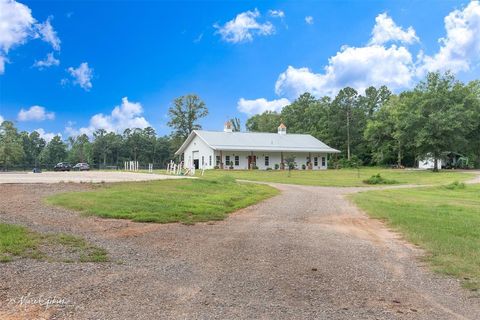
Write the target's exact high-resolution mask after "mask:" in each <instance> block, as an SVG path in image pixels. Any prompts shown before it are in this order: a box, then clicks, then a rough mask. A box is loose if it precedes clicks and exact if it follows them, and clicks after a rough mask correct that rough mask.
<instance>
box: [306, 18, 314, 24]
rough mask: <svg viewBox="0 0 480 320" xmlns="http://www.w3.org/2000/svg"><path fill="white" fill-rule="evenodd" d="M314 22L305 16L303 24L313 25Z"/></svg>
mask: <svg viewBox="0 0 480 320" xmlns="http://www.w3.org/2000/svg"><path fill="white" fill-rule="evenodd" d="M313 22H314V20H313V17H312V16H306V17H305V23H306V24H313Z"/></svg>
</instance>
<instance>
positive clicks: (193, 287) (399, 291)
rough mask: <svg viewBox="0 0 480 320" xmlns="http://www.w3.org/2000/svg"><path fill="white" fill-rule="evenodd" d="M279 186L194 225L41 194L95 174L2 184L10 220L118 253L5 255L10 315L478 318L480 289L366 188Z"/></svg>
mask: <svg viewBox="0 0 480 320" xmlns="http://www.w3.org/2000/svg"><path fill="white" fill-rule="evenodd" d="M276 187H277V188H279V189H280V190H281V191H282V194H281V195H279V196H277V197H274V198H271V199H269V200H267V201H264V202H262V203H260V204H257V205H255V206H252V207H249V208H246V209H243V210H240V211H239V212H237V213H235V214H232V215H231V216H230V217H229V218H228V219H226V220H225V221H220V222H212V223H201V224H196V225H193V226H187V225H181V224H169V225H160V224H145V223H133V222H129V221H125V220H113V219H100V218H95V217H83V216H80V215H78V214H77V213H74V212H70V211H68V210H63V209H58V208H52V207H49V206H46V205H44V204H43V202H42V201H41V199H42V197H44V196H46V195H49V194H53V193H57V192H62V191H75V190H84V189H86V188H91V186H89V185H85V184H43V185H42V184H32V185H13V184H12V185H0V194H1V195H2V196H1V198H0V221H6V222H12V223H19V224H22V225H26V226H29V227H30V228H32V229H34V230H36V231H41V232H47V231H54V232H68V233H72V234H75V235H79V236H83V237H84V238H86V239H87V240H88V241H91V242H93V243H94V244H96V245H98V246H101V247H103V248H105V249H107V250H108V252H109V255H110V258H111V262H107V263H69V264H68V263H56V262H46V261H37V260H27V259H23V260H17V261H14V262H10V263H6V264H0V318H1V319H23V318H28V319H44V318H46V319H49V318H50V319H137V320H142V319H480V301H479V296H478V293H477V294H476V293H472V292H469V291H467V290H464V289H462V288H461V287H460V285H459V282H458V281H457V280H454V279H450V278H448V277H444V276H441V275H437V274H433V273H432V272H430V271H429V270H428V267H426V266H425V265H424V264H423V263H422V261H421V259H420V258H421V257H422V255H423V252H422V251H421V250H419V249H417V248H415V247H413V246H412V245H409V244H407V243H405V242H404V241H402V240H401V239H399V237H398V236H397V235H396V234H394V233H392V232H390V231H389V230H387V229H386V228H385V227H384V226H383V224H382V223H380V222H378V221H374V220H371V219H368V218H367V217H366V216H365V215H364V214H363V213H362V212H360V211H359V210H357V209H356V208H355V207H354V206H353V205H351V204H350V203H349V202H348V201H346V200H345V199H344V195H345V194H347V193H350V192H355V191H358V190H360V189H358V188H325V187H307V186H287V185H276ZM22 297H30V299H34V298H37V299H38V298H42V297H43V298H44V299H46V298H51V297H58V298H61V299H64V301H65V303H57V304H55V305H52V306H50V307H49V308H45V307H44V306H39V305H38V304H35V303H33V302H32V303H24V304H23V305H22V304H21V303H20V301H21V298H22ZM27 301H34V300H27Z"/></svg>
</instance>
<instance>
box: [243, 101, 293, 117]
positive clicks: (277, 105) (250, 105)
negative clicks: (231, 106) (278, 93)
mask: <svg viewBox="0 0 480 320" xmlns="http://www.w3.org/2000/svg"><path fill="white" fill-rule="evenodd" d="M289 104H290V101H289V100H288V99H286V98H281V99H278V100H271V101H268V100H266V99H264V98H260V99H255V100H246V99H244V98H240V100H238V102H237V109H238V111H240V112H243V113H247V114H257V113H263V112H265V111H281V110H282V108H283V107H285V106H286V105H289Z"/></svg>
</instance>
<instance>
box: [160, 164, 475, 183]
mask: <svg viewBox="0 0 480 320" xmlns="http://www.w3.org/2000/svg"><path fill="white" fill-rule="evenodd" d="M197 172H200V171H197ZM159 173H164V171H163V172H159ZM377 173H380V174H381V176H382V177H383V178H385V179H389V180H395V181H396V182H398V183H399V184H417V185H418V184H441V183H450V182H452V181H455V180H459V181H464V180H468V179H469V178H472V177H473V175H472V174H470V173H462V172H455V171H446V170H445V171H441V172H437V173H435V172H432V171H426V170H400V169H384V168H378V167H373V168H372V167H363V168H360V170H357V169H339V170H334V169H329V170H314V171H310V170H293V171H291V172H290V176H289V173H288V171H287V170H285V171H281V170H268V171H267V170H206V171H205V173H204V176H203V178H205V179H210V178H218V177H222V176H225V175H229V176H232V177H234V178H236V179H243V180H250V181H265V182H277V183H288V184H301V185H310V186H335V187H358V186H368V185H367V184H365V183H364V182H363V180H366V179H368V178H370V177H371V176H372V175H375V174H377ZM197 175H198V174H197Z"/></svg>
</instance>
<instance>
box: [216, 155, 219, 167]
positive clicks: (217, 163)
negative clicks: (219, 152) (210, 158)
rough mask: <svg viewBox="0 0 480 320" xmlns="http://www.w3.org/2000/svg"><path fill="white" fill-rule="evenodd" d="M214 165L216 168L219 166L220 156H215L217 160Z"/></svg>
mask: <svg viewBox="0 0 480 320" xmlns="http://www.w3.org/2000/svg"><path fill="white" fill-rule="evenodd" d="M215 165H216V166H218V167H219V166H220V156H217V158H216V159H215Z"/></svg>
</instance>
